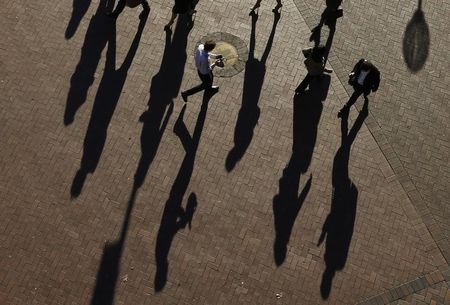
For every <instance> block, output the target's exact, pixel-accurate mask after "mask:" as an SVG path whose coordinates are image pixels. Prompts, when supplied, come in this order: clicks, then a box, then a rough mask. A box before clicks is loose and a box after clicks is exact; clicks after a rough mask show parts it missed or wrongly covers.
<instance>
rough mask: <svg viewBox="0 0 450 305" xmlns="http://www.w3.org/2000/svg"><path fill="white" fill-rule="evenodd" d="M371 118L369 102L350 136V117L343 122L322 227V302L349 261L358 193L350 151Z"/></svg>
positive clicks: (319, 242)
mask: <svg viewBox="0 0 450 305" xmlns="http://www.w3.org/2000/svg"><path fill="white" fill-rule="evenodd" d="M367 116H368V100H366V101H365V103H364V106H363V108H362V110H361V112H360V113H359V115H358V117H357V119H356V120H355V123H354V124H353V126H352V128H351V130H350V132H348V114H346V115H344V117H342V120H341V133H342V138H341V147H339V149H338V151H337V152H336V155H335V157H334V161H333V173H332V185H333V195H332V201H331V209H330V213H329V214H328V216H327V219H326V220H325V223H324V224H323V227H322V233H321V235H320V237H319V241H318V244H317V245H318V246H319V245H320V244H321V243H322V242H323V241H324V240H325V238H326V243H325V255H324V260H325V265H326V268H325V271H324V273H323V276H322V283H321V285H320V294H321V296H322V298H323V299H327V298H328V297H329V295H330V291H331V285H332V281H333V278H334V275H335V273H336V271H339V270H342V269H343V268H344V266H345V263H346V261H347V256H348V251H349V249H350V243H351V240H352V236H353V228H354V224H355V217H356V204H357V201H358V189H357V187H356V185H355V184H353V182H352V180H351V179H350V177H349V174H348V163H349V158H350V148H351V146H352V143H353V141H354V140H355V138H356V135H357V134H358V131H359V130H360V129H361V126H362V124H363V123H364V120H365V119H366V117H367Z"/></svg>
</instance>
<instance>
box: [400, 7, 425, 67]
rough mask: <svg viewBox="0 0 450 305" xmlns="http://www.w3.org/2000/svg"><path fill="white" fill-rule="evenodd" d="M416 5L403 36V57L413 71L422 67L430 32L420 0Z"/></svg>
mask: <svg viewBox="0 0 450 305" xmlns="http://www.w3.org/2000/svg"><path fill="white" fill-rule="evenodd" d="M418 6H419V7H418V8H417V10H416V11H415V12H414V15H413V17H412V19H411V20H410V21H409V23H408V25H407V26H406V30H405V34H404V36H403V57H404V59H405V63H406V66H407V67H408V69H409V70H410V71H411V72H413V73H415V72H418V71H419V70H420V69H422V67H423V65H424V64H425V62H426V61H427V58H428V51H429V48H430V32H429V30H428V24H427V22H426V20H425V15H424V13H423V11H422V0H419V4H418Z"/></svg>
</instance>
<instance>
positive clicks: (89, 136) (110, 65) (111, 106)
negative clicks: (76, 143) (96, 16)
mask: <svg viewBox="0 0 450 305" xmlns="http://www.w3.org/2000/svg"><path fill="white" fill-rule="evenodd" d="M147 16H148V15H146V16H144V17H145V18H142V19H141V21H140V23H139V27H138V30H137V32H136V35H135V37H134V39H133V42H132V44H131V47H130V49H129V50H128V53H127V55H126V57H125V60H124V61H123V63H122V65H121V66H120V68H119V69H116V26H115V23H113V24H111V25H110V32H109V33H108V49H107V52H106V63H105V70H104V72H103V76H102V79H101V81H100V84H99V87H98V91H97V94H96V96H95V100H94V105H93V108H92V113H91V118H90V120H89V125H88V129H87V131H86V136H85V138H84V149H83V156H82V158H81V165H80V169H79V170H78V171H77V173H76V175H75V178H74V180H73V183H72V187H71V190H70V194H71V196H72V197H78V195H79V194H80V193H81V190H82V188H83V184H84V181H85V179H86V176H87V174H88V173H93V172H94V171H95V169H96V168H97V165H98V162H99V160H100V157H101V154H102V152H103V148H104V146H105V142H106V136H107V132H108V126H109V123H110V122H111V119H112V116H113V114H114V111H115V109H116V106H117V103H118V101H119V98H120V94H121V93H122V88H123V86H124V84H125V80H126V78H127V75H128V70H129V68H130V66H131V63H132V62H133V58H134V56H135V55H136V51H137V49H138V46H139V42H140V39H141V36H142V32H143V30H144V27H145V23H146V21H147Z"/></svg>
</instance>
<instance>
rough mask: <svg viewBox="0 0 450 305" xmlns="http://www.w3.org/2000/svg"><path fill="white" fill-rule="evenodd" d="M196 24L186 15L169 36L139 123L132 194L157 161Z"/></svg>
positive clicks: (167, 34)
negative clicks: (137, 160)
mask: <svg viewBox="0 0 450 305" xmlns="http://www.w3.org/2000/svg"><path fill="white" fill-rule="evenodd" d="M192 27H193V22H192V20H191V18H190V16H188V15H187V14H185V15H180V16H179V17H178V18H177V25H176V28H175V32H174V33H173V37H172V33H171V32H170V31H167V32H166V42H165V48H164V54H163V58H162V61H161V66H160V69H159V71H158V73H157V74H156V75H155V76H153V78H152V81H151V85H150V99H149V101H148V109H147V110H146V111H145V112H144V113H143V114H142V115H141V117H140V118H139V120H140V121H141V122H142V123H143V126H142V132H141V157H140V159H139V164H138V166H137V169H136V172H135V175H134V184H133V191H132V192H133V193H136V192H137V191H138V189H139V188H140V187H141V185H142V184H143V183H144V180H145V177H146V175H147V172H148V169H149V167H150V165H151V163H152V162H153V159H154V158H155V155H156V152H157V150H158V147H159V144H160V142H161V138H162V136H163V134H164V131H165V129H166V126H167V123H168V121H169V118H170V116H171V114H172V111H173V100H174V99H175V98H176V97H177V96H178V94H179V91H180V87H181V81H182V80H183V74H184V67H185V64H186V58H187V54H186V46H187V38H188V34H189V32H190V31H191V29H192Z"/></svg>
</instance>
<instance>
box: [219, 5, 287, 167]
mask: <svg viewBox="0 0 450 305" xmlns="http://www.w3.org/2000/svg"><path fill="white" fill-rule="evenodd" d="M251 16H252V30H251V35H250V47H249V53H248V59H247V62H246V64H245V76H244V87H243V92H242V106H241V109H240V110H239V115H238V119H237V122H236V127H235V131H234V147H233V148H232V149H231V151H230V152H229V153H228V156H227V159H226V161H225V168H226V169H227V171H229V172H230V171H232V170H233V168H234V167H235V166H236V164H237V162H239V160H241V158H242V157H243V156H244V154H245V152H246V150H247V148H248V147H249V145H250V143H251V141H252V138H253V132H254V129H255V127H256V124H258V119H259V115H260V109H259V107H258V101H259V97H260V95H261V89H262V86H263V83H264V77H265V74H266V61H267V58H268V57H269V53H270V50H271V48H272V44H273V39H274V37H275V31H276V28H277V24H278V21H279V20H280V16H281V15H280V13H274V20H273V25H272V30H271V32H270V35H269V38H268V40H267V44H266V48H265V49H264V53H263V55H262V56H261V59H260V60H258V59H256V58H255V44H256V37H255V36H256V35H255V34H256V33H255V32H256V21H257V20H258V15H257V14H256V13H253V14H252V15H251Z"/></svg>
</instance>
